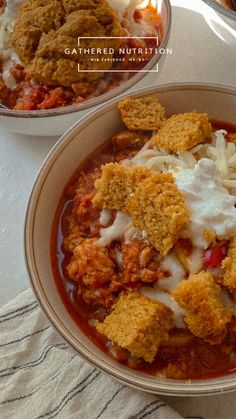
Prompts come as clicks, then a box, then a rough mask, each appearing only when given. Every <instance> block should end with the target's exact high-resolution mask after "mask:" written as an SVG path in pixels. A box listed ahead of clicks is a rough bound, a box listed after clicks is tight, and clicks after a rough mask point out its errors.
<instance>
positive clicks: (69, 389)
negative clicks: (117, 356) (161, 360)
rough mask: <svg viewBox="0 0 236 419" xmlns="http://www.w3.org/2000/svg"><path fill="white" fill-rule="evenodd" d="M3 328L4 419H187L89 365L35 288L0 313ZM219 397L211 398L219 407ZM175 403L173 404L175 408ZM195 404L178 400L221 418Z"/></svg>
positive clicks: (194, 411)
mask: <svg viewBox="0 0 236 419" xmlns="http://www.w3.org/2000/svg"><path fill="white" fill-rule="evenodd" d="M0 328H1V329H0V330H1V334H0V418H1V419H5V418H9V419H15V418H16V419H18V418H19V419H43V418H45V419H52V418H58V419H59V418H63V419H70V418H72V419H74V418H75V419H77V418H78V419H98V418H101V419H144V418H149V419H153V418H158V419H183V416H181V415H180V414H179V413H177V412H176V411H175V410H173V409H172V408H171V407H169V405H167V404H166V401H164V398H162V399H159V398H158V397H157V396H155V395H151V394H147V393H144V392H141V391H138V390H135V389H131V388H129V387H126V386H123V385H121V384H120V383H118V382H117V381H115V380H114V379H113V378H111V377H108V376H107V375H105V374H104V373H102V372H100V371H99V370H97V369H96V368H93V367H92V366H90V365H88V364H87V363H86V362H84V361H83V360H82V359H81V358H80V357H79V355H78V354H77V353H75V352H74V350H72V349H71V348H70V347H69V346H68V344H67V343H66V342H64V341H63V339H62V338H61V336H60V335H59V334H58V333H57V332H56V331H55V330H54V329H53V328H52V327H51V326H50V324H49V322H48V320H47V318H46V316H45V315H44V313H43V312H42V310H41V309H40V307H39V306H38V304H37V301H36V300H35V296H34V295H33V293H32V291H31V290H27V291H25V292H23V293H21V294H20V295H18V296H17V297H16V298H15V299H14V300H12V301H10V302H9V303H8V304H6V305H5V306H4V307H3V308H2V309H1V310H0ZM231 397H232V395H231ZM165 399H166V398H165ZM215 399H216V397H215V398H214V403H212V402H213V399H212V398H210V399H209V398H208V399H207V400H211V402H210V405H212V406H213V405H214V406H216V402H215ZM176 400H177V399H174V398H169V403H170V404H172V405H173V407H175V406H174V405H175V401H176ZM181 400H182V402H181ZM194 400H195V401H197V402H196V403H195V405H194V404H190V408H191V410H188V405H189V401H190V402H191V400H190V399H187V400H185V401H184V400H183V399H179V400H178V403H179V406H178V409H179V410H182V411H183V414H184V415H185V417H188V418H189V419H190V418H191V419H213V418H214V419H216V418H218V417H219V416H216V412H215V409H214V412H213V410H212V412H213V413H212V414H213V416H211V415H210V414H208V415H207V416H205V417H203V416H201V414H200V413H199V411H200V406H202V405H203V404H204V403H203V402H202V400H200V399H194ZM192 402H193V401H192ZM234 406H236V404H235V402H234ZM201 411H202V409H201ZM210 411H211V409H210ZM232 412H235V410H234V408H233V404H231V413H232ZM221 418H222V419H223V418H224V419H226V418H227V419H235V418H236V414H233V415H232V416H231V417H230V416H227V415H225V414H224V415H222V416H221Z"/></svg>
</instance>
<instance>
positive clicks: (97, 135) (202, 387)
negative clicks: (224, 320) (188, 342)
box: [25, 83, 236, 396]
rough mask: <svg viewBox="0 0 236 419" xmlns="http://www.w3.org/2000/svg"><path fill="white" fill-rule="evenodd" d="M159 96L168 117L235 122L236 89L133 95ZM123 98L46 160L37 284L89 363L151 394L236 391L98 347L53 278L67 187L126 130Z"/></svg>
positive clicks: (36, 227)
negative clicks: (53, 236) (165, 375)
mask: <svg viewBox="0 0 236 419" xmlns="http://www.w3.org/2000/svg"><path fill="white" fill-rule="evenodd" d="M148 95H154V96H157V97H158V98H159V99H160V102H161V103H162V104H163V106H165V108H166V110H167V113H168V114H169V115H170V114H173V113H181V112H189V111H192V110H193V109H195V110H196V111H199V112H207V113H208V114H209V116H210V117H211V118H213V119H218V120H222V121H226V122H235V109H236V89H233V88H230V87H228V88H227V87H223V86H217V85H211V84H204V85H202V84H185V83H182V84H178V85H175V84H169V85H164V86H162V87H152V88H145V89H142V90H139V91H137V92H136V93H135V94H132V96H133V97H143V96H148ZM117 102H118V99H115V100H113V101H112V102H110V103H109V104H107V105H105V106H103V107H100V109H98V110H97V111H95V112H92V113H90V115H88V116H87V117H85V118H83V119H82V120H81V121H80V122H79V123H77V124H75V125H74V126H73V127H72V128H71V129H69V130H68V131H67V132H66V134H65V135H64V136H63V137H62V138H61V139H60V140H59V141H58V143H57V144H56V145H55V147H54V148H53V149H52V151H51V152H50V154H49V155H48V157H47V158H46V160H45V161H44V163H43V165H42V167H41V169H40V172H39V175H38V177H37V179H36V182H35V184H34V187H33V191H32V194H31V197H30V201H29V206H28V211H27V216H26V225H25V252H26V262H27V266H28V271H29V275H30V279H31V285H32V287H33V289H34V291H35V293H36V296H37V298H38V301H39V303H40V304H41V307H42V309H43V310H44V311H45V313H46V314H47V316H48V318H49V320H50V321H51V323H52V324H53V326H54V327H55V328H56V329H57V331H58V332H59V333H60V334H61V335H62V337H63V338H64V339H65V340H66V341H67V342H68V343H69V344H70V345H71V346H72V347H73V348H74V349H75V350H76V351H77V352H78V353H79V354H80V355H81V356H82V357H83V358H84V359H86V360H87V361H88V362H90V363H92V364H94V365H95V366H96V367H98V368H100V369H101V370H103V371H104V372H106V373H108V374H110V375H112V376H113V377H115V378H117V379H118V380H120V381H122V382H123V383H125V384H127V385H130V386H133V387H136V388H138V389H142V390H145V391H148V392H152V393H157V394H164V395H173V396H200V395H210V394H215V393H222V392H226V391H230V390H234V389H236V374H232V375H229V376H224V377H219V378H213V379H207V380H196V381H192V382H190V381H187V382H185V381H178V380H170V379H160V378H157V377H154V376H150V375H147V374H145V373H142V372H138V371H135V370H131V369H129V368H127V367H125V366H124V365H121V364H119V363H117V362H116V361H115V360H113V359H111V358H110V357H109V356H108V355H107V354H105V353H104V352H102V351H101V350H100V349H99V348H98V347H97V346H95V345H94V343H93V342H91V341H90V340H89V339H88V338H87V337H86V336H85V335H84V334H83V333H82V331H81V330H80V329H79V328H78V326H77V325H76V324H75V323H74V321H73V319H72V318H71V317H70V315H69V313H68V312H67V310H66V308H65V307H64V305H63V303H62V301H61V299H60V296H59V294H58V291H57V288H56V284H55V281H54V279H53V274H52V268H51V261H50V233H51V226H52V221H53V218H54V215H55V211H56V208H57V205H58V203H59V200H60V197H61V194H62V192H63V188H64V187H65V185H66V184H67V182H68V180H69V179H70V176H71V175H72V174H73V172H74V171H75V170H76V168H77V167H78V166H79V165H80V163H81V162H83V160H84V159H86V158H87V157H88V156H89V155H90V153H91V152H92V151H94V149H96V148H97V147H98V146H99V145H101V144H102V143H103V142H104V141H105V140H107V139H109V138H110V137H111V136H112V135H114V134H115V133H117V132H119V130H121V129H122V123H121V118H120V115H119V113H118V111H117Z"/></svg>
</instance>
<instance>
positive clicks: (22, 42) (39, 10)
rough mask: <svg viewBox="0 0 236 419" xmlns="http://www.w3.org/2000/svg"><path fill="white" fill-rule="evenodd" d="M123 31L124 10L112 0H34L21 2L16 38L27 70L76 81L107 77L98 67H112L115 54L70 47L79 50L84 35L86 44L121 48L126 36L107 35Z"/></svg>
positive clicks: (48, 79)
mask: <svg viewBox="0 0 236 419" xmlns="http://www.w3.org/2000/svg"><path fill="white" fill-rule="evenodd" d="M122 35H123V29H122V27H121V25H120V23H119V18H118V15H117V13H116V11H115V10H113V9H112V7H111V6H110V5H109V3H108V2H107V1H106V0H90V1H82V0H73V1H69V0H68V1H66V0H65V1H60V0H28V1H27V2H26V3H24V4H22V5H21V6H20V10H19V13H18V15H17V18H16V23H15V26H14V30H13V34H12V38H11V43H12V46H13V48H14V50H15V52H16V53H17V55H18V56H19V58H20V60H21V61H22V63H23V64H24V66H25V69H26V73H27V75H29V76H31V77H33V78H34V79H35V80H37V81H39V82H42V83H46V84H53V85H58V84H59V85H62V86H71V85H72V84H73V83H78V82H80V81H86V80H88V81H89V80H96V79H98V78H100V77H102V76H103V73H102V72H100V73H99V72H96V69H98V70H107V69H109V68H111V67H112V60H103V59H102V57H103V56H104V55H103V56H101V54H100V55H97V54H95V55H93V56H91V54H83V52H77V53H76V54H66V52H65V49H67V50H70V51H72V50H73V51H77V50H78V38H81V39H80V45H79V46H80V47H81V48H101V49H104V48H108V47H110V48H114V49H116V48H118V47H119V46H120V43H121V41H120V40H119V39H114V38H112V39H106V38H108V37H120V36H122ZM83 37H94V38H95V39H90V40H88V39H86V40H85V39H82V38H83ZM99 37H103V38H101V39H99ZM112 56H113V55H112V54H111V55H109V58H112ZM91 58H92V59H91ZM106 58H108V56H107V55H106ZM78 65H79V66H80V70H81V71H78ZM82 70H95V71H94V72H92V73H91V72H90V73H86V72H83V71H82Z"/></svg>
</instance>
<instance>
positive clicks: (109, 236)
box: [96, 211, 131, 246]
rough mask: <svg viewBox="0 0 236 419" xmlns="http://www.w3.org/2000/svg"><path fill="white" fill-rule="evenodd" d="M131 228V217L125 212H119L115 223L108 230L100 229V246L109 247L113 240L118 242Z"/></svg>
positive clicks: (98, 242)
mask: <svg viewBox="0 0 236 419" xmlns="http://www.w3.org/2000/svg"><path fill="white" fill-rule="evenodd" d="M130 226H131V217H130V215H129V214H127V213H125V212H121V211H118V212H117V215H116V218H115V220H114V223H113V224H112V225H111V226H110V227H107V228H101V229H100V236H101V237H100V239H98V240H97V242H96V243H97V244H98V245H99V246H108V245H109V244H110V243H111V242H112V241H113V240H118V239H119V238H120V237H122V236H123V235H124V234H125V232H126V231H127V230H128V229H129V227H130Z"/></svg>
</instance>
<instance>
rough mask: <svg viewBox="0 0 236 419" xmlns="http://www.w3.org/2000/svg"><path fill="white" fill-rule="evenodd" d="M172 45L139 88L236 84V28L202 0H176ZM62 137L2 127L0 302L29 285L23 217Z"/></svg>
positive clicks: (5, 300)
mask: <svg viewBox="0 0 236 419" xmlns="http://www.w3.org/2000/svg"><path fill="white" fill-rule="evenodd" d="M172 5H173V6H174V7H173V25H172V31H171V36H170V40H169V45H168V47H169V48H172V49H173V54H172V55H168V56H166V57H165V58H164V60H163V63H162V65H161V66H160V72H159V73H158V74H154V73H152V74H150V75H147V76H146V77H145V78H144V79H143V80H142V81H141V82H140V83H138V84H137V85H136V86H135V87H134V88H138V87H143V86H148V85H151V84H163V83H170V82H180V81H185V82H186V81H187V82H191V81H195V82H213V83H215V82H216V83H222V84H229V85H234V86H236V71H235V70H236V54H235V51H236V33H235V32H234V30H233V29H232V28H231V27H230V26H228V25H227V23H225V22H224V21H223V20H222V19H221V18H220V17H218V16H217V15H216V14H215V12H213V11H211V9H210V8H209V7H208V6H206V5H205V4H204V3H203V2H202V1H201V0H172ZM56 140H57V138H45V137H37V136H32V137H27V136H23V135H17V134H11V133H9V132H6V131H3V130H2V129H1V127H0V305H2V304H4V303H5V302H7V301H9V300H10V299H12V298H13V297H15V296H16V295H17V294H18V293H19V292H21V291H23V290H24V289H26V288H27V287H28V286H29V282H28V277H27V271H26V267H25V262H24V247H23V232H24V218H25V212H26V207H27V202H28V199H29V195H30V192H31V189H32V186H33V183H34V179H35V177H36V174H37V172H38V169H39V167H40V165H41V163H42V161H43V159H44V158H45V157H46V155H47V153H48V152H49V150H50V149H51V147H52V146H53V145H54V143H55V142H56Z"/></svg>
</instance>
